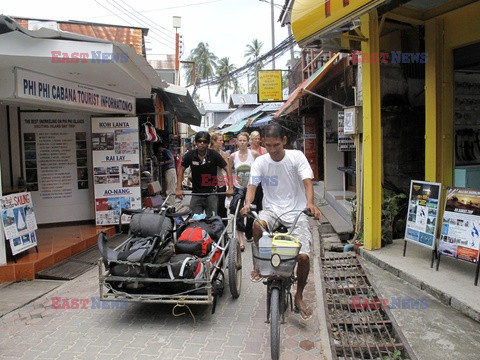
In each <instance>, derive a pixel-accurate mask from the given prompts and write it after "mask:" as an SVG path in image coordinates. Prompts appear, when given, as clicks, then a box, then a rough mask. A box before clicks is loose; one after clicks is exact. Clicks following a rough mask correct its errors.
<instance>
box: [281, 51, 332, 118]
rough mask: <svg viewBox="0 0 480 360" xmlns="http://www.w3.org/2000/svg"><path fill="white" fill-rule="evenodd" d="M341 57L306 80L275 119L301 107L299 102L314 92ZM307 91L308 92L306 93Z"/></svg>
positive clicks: (328, 62) (329, 62)
mask: <svg viewBox="0 0 480 360" xmlns="http://www.w3.org/2000/svg"><path fill="white" fill-rule="evenodd" d="M339 57H340V53H336V54H335V55H334V56H333V57H332V58H331V59H330V60H328V61H327V62H326V63H325V65H323V66H322V67H321V68H320V69H318V70H317V71H315V72H314V73H313V74H312V75H311V76H310V77H309V78H308V79H305V80H304V81H303V82H302V83H301V84H300V85H299V86H298V87H297V88H296V89H295V91H294V92H292V93H291V94H290V96H289V97H288V100H287V101H286V102H285V104H283V105H282V107H281V108H280V109H278V111H277V112H276V113H275V115H273V117H274V118H275V119H277V118H278V117H279V116H280V115H282V114H288V113H291V112H292V111H294V110H295V109H297V108H298V106H299V102H300V101H299V100H300V98H301V97H302V96H304V95H306V94H308V92H307V91H312V90H313V89H314V88H315V87H316V86H317V85H318V83H320V81H321V80H322V79H323V78H324V77H325V75H326V74H327V72H328V70H329V69H330V68H331V67H332V65H333V64H334V63H335V62H336V61H337V59H338V58H339ZM305 90H307V91H305Z"/></svg>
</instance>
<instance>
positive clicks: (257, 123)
mask: <svg viewBox="0 0 480 360" xmlns="http://www.w3.org/2000/svg"><path fill="white" fill-rule="evenodd" d="M272 120H273V115H268V116H265V117H264V118H261V119H260V120H257V121H255V122H254V123H253V124H252V125H250V127H260V126H265V125H268V124H269V123H270V122H271V121H272Z"/></svg>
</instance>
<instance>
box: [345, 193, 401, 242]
mask: <svg viewBox="0 0 480 360" xmlns="http://www.w3.org/2000/svg"><path fill="white" fill-rule="evenodd" d="M397 191H398V190H397ZM347 201H349V202H350V203H351V204H352V214H351V217H352V224H353V225H354V227H355V237H354V241H356V242H357V243H360V244H363V242H364V233H363V221H362V222H361V223H360V224H356V215H357V197H356V196H354V197H352V198H350V199H347ZM407 205H408V200H407V195H406V194H404V193H403V192H395V191H393V190H389V189H386V188H383V189H382V246H385V245H386V244H391V243H392V240H393V239H397V238H401V237H403V235H404V232H405V225H406V217H407Z"/></svg>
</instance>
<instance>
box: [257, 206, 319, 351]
mask: <svg viewBox="0 0 480 360" xmlns="http://www.w3.org/2000/svg"><path fill="white" fill-rule="evenodd" d="M252 207H253V205H252ZM296 211H298V214H297V216H296V217H295V220H294V221H293V223H292V226H291V228H290V230H289V231H288V229H285V228H283V229H282V232H276V233H274V231H271V232H270V231H268V230H267V229H265V227H264V226H263V225H262V223H261V222H260V221H259V220H260V219H259V217H258V214H257V213H256V211H254V210H252V209H250V211H249V214H250V215H252V216H253V217H254V219H255V221H257V222H258V224H259V225H260V227H261V228H262V230H263V231H264V233H265V232H267V233H268V236H269V237H271V238H272V247H271V248H265V247H259V246H258V245H257V244H256V243H255V242H253V243H252V259H253V267H254V269H255V271H257V272H258V273H259V275H260V276H261V277H263V278H265V280H264V281H263V283H264V284H265V285H267V320H266V323H267V324H268V323H270V352H271V357H272V359H273V360H277V359H278V358H279V357H280V324H281V323H282V324H283V323H285V312H286V311H287V308H288V307H289V305H290V311H293V310H294V308H293V299H292V293H291V291H290V290H291V287H292V285H293V284H294V283H295V281H296V277H295V275H294V269H295V265H296V264H297V257H298V254H299V252H300V248H301V246H302V245H301V244H300V243H299V242H298V239H297V238H296V237H294V236H293V235H292V232H293V230H294V229H295V226H296V224H297V221H298V219H299V218H300V216H301V215H302V214H305V215H307V216H313V214H312V213H311V212H310V210H309V209H304V210H296ZM275 230H276V229H275ZM287 231H288V232H287ZM280 318H281V320H280Z"/></svg>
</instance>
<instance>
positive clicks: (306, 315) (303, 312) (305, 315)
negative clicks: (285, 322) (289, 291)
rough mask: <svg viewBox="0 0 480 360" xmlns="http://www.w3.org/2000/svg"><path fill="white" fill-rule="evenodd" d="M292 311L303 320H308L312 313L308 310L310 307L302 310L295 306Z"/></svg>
mask: <svg viewBox="0 0 480 360" xmlns="http://www.w3.org/2000/svg"><path fill="white" fill-rule="evenodd" d="M293 311H294V312H295V313H296V314H300V316H301V317H302V319H303V320H310V319H311V318H312V316H313V311H312V309H310V306H307V307H306V308H304V309H301V308H299V307H298V306H297V305H295V307H294V309H293Z"/></svg>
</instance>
